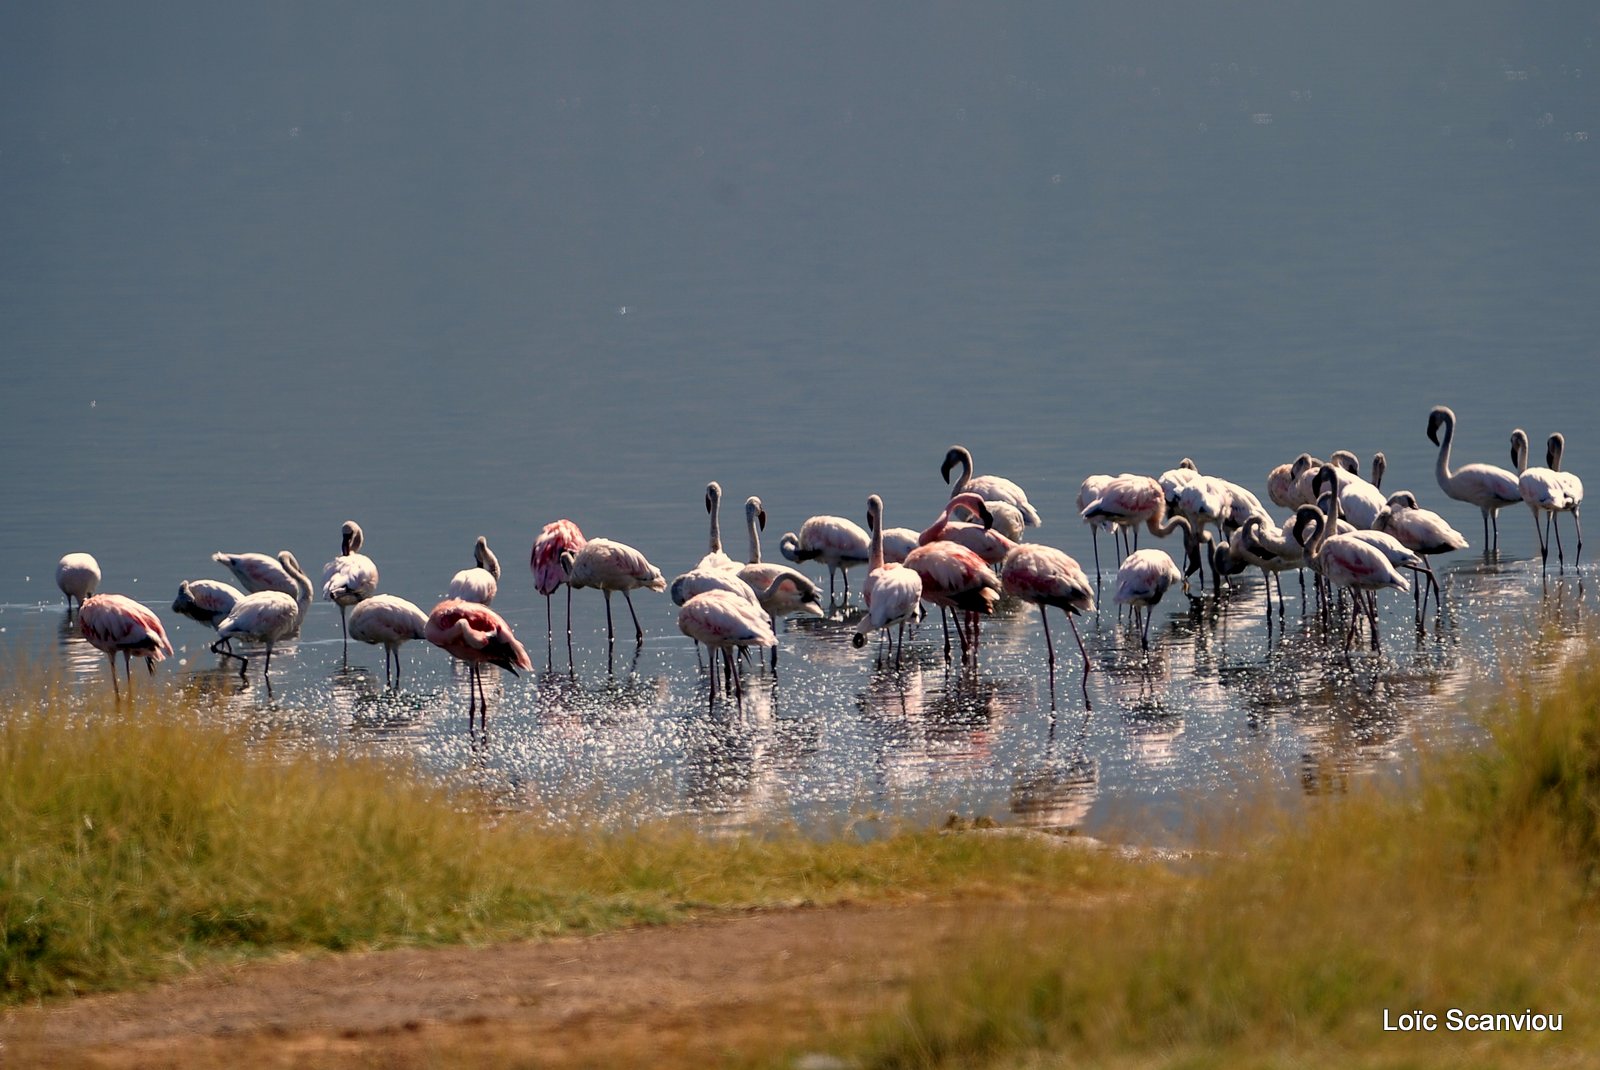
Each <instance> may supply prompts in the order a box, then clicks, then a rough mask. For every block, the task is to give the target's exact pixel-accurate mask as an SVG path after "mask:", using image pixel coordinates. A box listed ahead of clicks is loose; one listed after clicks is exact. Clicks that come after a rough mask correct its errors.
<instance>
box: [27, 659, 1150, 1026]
mask: <svg viewBox="0 0 1600 1070" xmlns="http://www.w3.org/2000/svg"><path fill="white" fill-rule="evenodd" d="M6 687H7V690H6V692H5V693H4V694H0V843H4V844H5V845H6V851H5V855H4V857H3V859H0V1000H4V1001H7V1002H16V1001H19V1000H24V999H30V998H39V997H46V996H56V995H62V994H67V993H73V992H88V991H95V990H104V989H114V988H121V987H126V986H129V985H133V984H138V983H141V982H148V981H152V980H156V979H160V978H165V977H168V976H171V975H173V974H174V973H178V972H183V971H185V970H188V969H191V968H193V967H194V966H195V965H197V964H200V963H204V962H208V961H217V960H231V959H239V958H243V957H249V956H256V955H262V954H269V953H278V952H286V951H305V950H311V949H319V948H320V949H330V950H346V949H352V948H370V947H382V946H403V945H426V944H442V943H452V942H463V941H465V942H476V943H481V942H487V941H496V940H506V939H519V938H529V937H539V936H548V935H554V934H561V933H586V932H595V931H599V930H604V929H612V928H616V927H619V926H631V925H654V924H660V923H663V922H668V921H672V920H675V919H680V918H685V917H689V916H694V915H698V914H704V913H707V912H714V911H726V910H747V909H759V908H763V907H771V906H777V905H794V904H796V903H816V904H828V903H837V902H842V901H849V900H854V901H887V900H896V899H900V900H903V899H907V898H915V897H922V896H927V897H932V896H938V897H943V898H948V897H952V896H963V895H971V896H1006V897H1034V898H1037V897H1049V896H1054V895H1062V894H1066V893H1071V892H1077V891H1082V890H1085V889H1088V890H1106V889H1113V888H1120V887H1127V886H1129V885H1131V884H1132V883H1133V882H1134V881H1136V880H1138V879H1140V878H1139V875H1138V872H1137V870H1136V868H1135V867H1132V866H1129V865H1124V864H1120V863H1117V862H1114V861H1113V860H1110V859H1098V858H1094V859H1091V858H1087V857H1085V856H1084V855H1083V854H1082V853H1081V852H1078V851H1072V850H1062V849H1060V848H1059V847H1052V846H1049V845H1041V844H1039V843H1035V842H1031V841H1027V840H1021V839H1010V840H998V841H997V840H988V839H984V838H978V837H965V836H945V835H940V834H938V833H937V832H934V831H922V832H907V833H903V834H900V835H894V836H889V837H886V838H883V839H879V840H873V841H870V842H861V841H859V840H856V839H854V838H850V837H844V838H841V839H840V840H838V841H836V842H826V843H824V842H817V841H812V840H807V839H804V838H802V837H799V836H796V835H793V834H781V833H779V834H774V835H772V836H768V837H760V836H753V837H744V838H735V839H709V838H706V837H703V836H701V835H698V834H697V833H696V832H695V831H694V830H693V829H691V828H689V827H686V826H684V825H674V824H662V825H655V826H649V827H644V828H637V829H631V830H624V831H605V830H600V829H592V828H582V827H576V826H551V825H542V824H540V823H538V822H537V821H535V820H533V819H531V818H526V819H525V818H522V817H519V816H516V815H513V816H510V817H507V816H505V815H500V816H498V817H495V818H493V819H491V818H490V817H489V816H488V813H487V810H486V808H485V807H483V806H481V805H479V803H478V801H477V800H476V799H474V798H473V797H472V796H471V795H470V794H467V793H461V794H455V793H452V792H450V791H448V790H446V789H444V788H441V787H439V786H437V785H430V784H428V783H427V782H426V781H425V780H423V779H422V778H419V777H417V776H416V775H414V773H413V771H412V770H410V769H407V768H404V767H399V766H396V765H394V764H392V763H384V762H381V761H377V760H374V759H371V758H364V757H359V756H358V757H351V756H348V755H316V754H306V753H303V752H297V751H292V750H290V749H288V748H275V747H274V746H272V745H271V744H270V743H268V744H265V745H263V744H261V743H259V742H248V741H247V740H246V738H245V736H244V732H243V730H242V729H239V728H233V727H227V726H221V725H217V724H215V723H211V722H209V721H208V720H207V719H206V717H205V715H204V713H203V712H202V710H200V709H198V708H197V707H196V706H195V704H194V703H195V700H194V699H192V698H188V697H185V696H183V695H182V694H181V693H180V692H179V691H178V690H177V689H173V688H169V689H166V690H162V689H160V688H155V689H152V690H150V691H147V692H145V693H144V694H142V695H140V696H139V698H138V699H137V700H136V701H133V702H128V703H123V704H120V705H119V704H117V703H115V702H113V701H112V699H111V696H109V695H106V696H104V697H103V698H100V697H96V696H94V695H92V694H91V696H90V697H88V698H79V697H74V695H73V693H72V692H71V691H70V690H69V689H67V688H65V687H64V686H62V685H61V684H60V683H59V682H58V681H52V680H50V679H48V678H44V677H42V676H41V675H40V674H39V673H37V672H29V671H24V672H21V673H18V674H15V675H13V677H12V682H11V683H9V684H8V685H6Z"/></svg>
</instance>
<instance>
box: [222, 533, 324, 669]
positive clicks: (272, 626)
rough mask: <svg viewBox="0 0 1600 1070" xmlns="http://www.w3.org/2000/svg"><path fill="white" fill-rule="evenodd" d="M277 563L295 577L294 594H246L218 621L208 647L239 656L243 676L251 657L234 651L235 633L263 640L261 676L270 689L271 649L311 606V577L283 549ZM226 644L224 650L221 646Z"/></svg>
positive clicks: (296, 628) (295, 630) (290, 632)
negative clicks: (265, 648)
mask: <svg viewBox="0 0 1600 1070" xmlns="http://www.w3.org/2000/svg"><path fill="white" fill-rule="evenodd" d="M278 563H279V564H280V565H281V566H282V567H283V570H284V573H285V574H286V575H288V576H289V577H290V578H291V579H293V580H294V584H295V590H296V597H294V598H290V597H289V596H288V595H286V594H284V593H283V592H282V591H256V592H255V593H253V594H247V595H245V596H244V597H243V598H241V599H239V601H237V602H235V603H234V605H233V610H232V611H231V612H229V614H228V615H227V616H226V617H224V618H222V620H220V621H218V622H217V641H216V642H215V643H212V644H211V649H212V650H213V651H214V652H215V653H218V654H221V655H223V656H224V657H230V658H238V659H239V676H240V678H241V679H243V677H244V674H245V670H246V669H248V668H249V667H250V659H249V658H246V657H244V656H243V655H241V654H235V653H233V649H232V648H233V644H232V642H231V640H232V639H233V637H234V636H239V637H240V638H243V639H251V640H254V641H255V642H258V643H265V644H266V647H267V661H266V664H265V666H263V668H262V670H261V678H262V679H263V680H265V681H266V682H267V689H268V690H269V691H270V690H271V689H272V677H271V674H272V648H273V645H274V644H276V643H277V642H278V641H279V640H280V639H285V638H288V637H289V636H292V635H297V634H299V632H300V624H301V622H302V621H303V620H304V619H305V615H306V611H307V610H308V609H310V608H311V578H310V577H309V576H307V575H306V574H305V571H304V570H303V569H301V568H300V562H299V561H297V560H296V559H295V556H294V554H292V553H290V552H289V551H288V550H284V551H282V552H281V553H279V554H278ZM224 647H227V649H223V648H224Z"/></svg>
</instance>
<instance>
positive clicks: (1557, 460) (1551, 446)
mask: <svg viewBox="0 0 1600 1070" xmlns="http://www.w3.org/2000/svg"><path fill="white" fill-rule="evenodd" d="M1566 450H1567V439H1566V436H1564V435H1563V434H1562V433H1561V432H1559V431H1557V432H1556V433H1555V434H1553V435H1551V436H1550V437H1549V438H1548V439H1547V440H1546V441H1545V447H1544V463H1545V467H1547V468H1549V469H1550V470H1551V471H1552V472H1555V473H1556V474H1557V475H1559V476H1560V477H1561V478H1562V480H1563V483H1564V486H1565V488H1566V492H1567V507H1566V508H1565V509H1563V510H1562V512H1566V513H1571V514H1572V523H1573V526H1574V527H1576V528H1577V529H1578V552H1577V553H1576V554H1574V555H1573V557H1572V565H1573V567H1574V568H1576V567H1577V566H1578V563H1579V562H1580V561H1582V560H1583V521H1582V520H1581V519H1579V516H1578V514H1579V513H1580V512H1581V511H1582V510H1583V480H1581V479H1579V478H1578V477H1577V476H1576V475H1574V474H1572V473H1571V472H1563V471H1562V470H1561V456H1562V454H1564V453H1565V452H1566ZM1550 522H1551V524H1552V525H1553V526H1554V527H1555V531H1556V554H1557V556H1558V557H1559V556H1560V554H1561V518H1560V517H1558V516H1551V518H1550Z"/></svg>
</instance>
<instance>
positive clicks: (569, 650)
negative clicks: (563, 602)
mask: <svg viewBox="0 0 1600 1070" xmlns="http://www.w3.org/2000/svg"><path fill="white" fill-rule="evenodd" d="M562 586H563V587H565V588H566V589H567V667H568V668H571V667H572V584H570V583H566V584H562Z"/></svg>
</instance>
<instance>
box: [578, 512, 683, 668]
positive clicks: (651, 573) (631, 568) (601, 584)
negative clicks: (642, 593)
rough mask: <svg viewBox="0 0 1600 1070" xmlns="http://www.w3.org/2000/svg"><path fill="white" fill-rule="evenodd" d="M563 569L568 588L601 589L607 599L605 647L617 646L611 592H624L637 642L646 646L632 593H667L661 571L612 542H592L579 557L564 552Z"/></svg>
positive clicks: (637, 552) (634, 552)
mask: <svg viewBox="0 0 1600 1070" xmlns="http://www.w3.org/2000/svg"><path fill="white" fill-rule="evenodd" d="M561 568H562V570H563V571H564V572H565V573H566V576H567V585H568V586H569V587H598V588H600V590H601V592H602V593H603V594H604V595H605V596H606V646H607V647H608V648H609V647H611V646H613V645H615V643H616V630H615V629H614V628H613V627H612V625H611V592H612V591H621V592H622V597H623V598H624V599H626V600H627V603H628V615H629V616H631V617H632V618H633V631H634V638H635V640H636V641H637V642H638V643H641V644H642V643H643V642H644V629H643V628H641V627H639V615H638V614H637V613H635V612H634V611H633V598H632V597H631V596H630V595H629V594H628V592H629V591H632V590H634V589H635V588H638V587H644V588H647V589H648V590H652V591H664V590H666V589H667V581H666V580H665V579H663V578H662V576H661V570H660V569H658V568H656V567H655V566H654V565H652V564H651V563H650V562H649V561H648V560H647V559H646V558H645V556H644V554H642V553H640V552H639V551H638V550H635V549H634V548H633V547H631V546H629V545H627V544H626V543H621V542H613V541H611V540H610V539H590V540H589V541H588V542H586V543H585V544H584V546H583V549H581V550H579V551H578V552H577V553H573V552H572V551H571V550H565V551H563V552H562V554H561Z"/></svg>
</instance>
